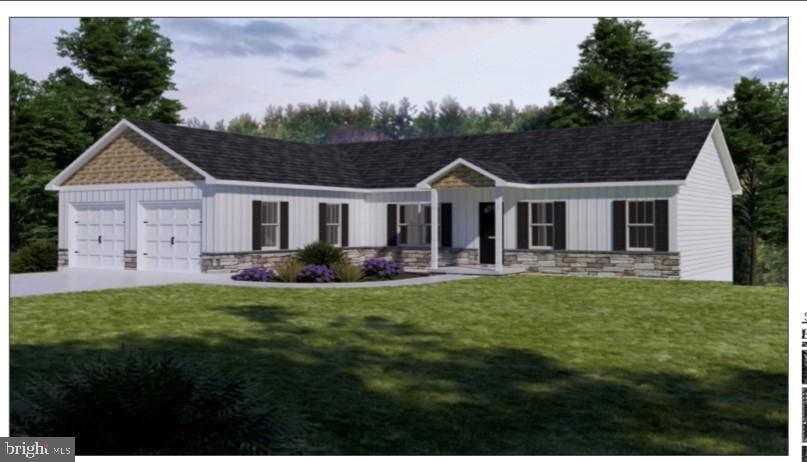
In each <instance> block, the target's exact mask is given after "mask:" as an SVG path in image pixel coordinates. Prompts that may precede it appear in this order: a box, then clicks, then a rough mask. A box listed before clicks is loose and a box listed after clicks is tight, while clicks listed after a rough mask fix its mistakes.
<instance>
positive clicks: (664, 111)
mask: <svg viewBox="0 0 807 462" xmlns="http://www.w3.org/2000/svg"><path fill="white" fill-rule="evenodd" d="M56 46H57V49H58V50H59V54H60V55H61V56H65V57H68V58H70V59H71V61H72V63H73V65H74V66H75V67H76V68H78V69H80V70H81V71H83V72H86V73H87V76H88V77H90V79H89V80H90V82H88V79H84V78H83V76H82V75H81V74H77V73H74V72H73V71H72V70H70V69H69V68H62V69H57V70H56V71H54V72H53V73H52V74H51V75H50V76H49V77H48V78H47V79H45V80H44V81H42V82H36V81H34V80H32V79H30V78H28V77H27V76H26V75H24V74H20V73H16V72H14V71H13V70H12V71H11V212H12V233H11V236H12V241H11V245H12V249H16V248H18V247H20V246H23V245H25V244H26V243H28V242H31V241H32V240H37V239H51V240H52V239H54V238H55V235H56V213H57V208H56V205H57V200H56V197H55V195H54V194H52V193H46V192H45V191H44V189H43V188H44V185H45V184H46V183H47V182H48V181H49V180H50V179H51V178H52V177H53V176H55V175H56V173H58V171H60V170H61V169H63V168H64V167H66V166H67V165H68V164H69V163H70V162H71V161H72V160H74V159H75V158H76V157H77V156H78V155H80V154H81V152H83V151H84V150H85V149H86V148H87V147H88V146H89V145H90V144H92V143H93V142H94V141H95V140H96V139H98V138H99V137H100V136H101V135H102V134H103V133H104V132H105V131H107V130H108V129H109V128H111V127H112V126H113V125H114V124H115V123H116V122H117V121H118V120H120V119H121V118H124V117H129V118H138V119H145V120H155V121H161V122H168V123H183V124H185V125H188V126H191V127H197V128H212V129H215V130H222V131H228V132H232V133H240V134H246V135H254V136H264V137H270V138H277V139H283V140H289V141H297V142H304V143H341V142H353V141H374V140H383V139H396V140H398V139H411V138H424V137H436V136H451V135H466V134H481V133H501V132H517V131H524V130H540V129H546V128H563V127H584V126H594V125H606V124H622V123H639V122H652V121H665V120H681V119H686V118H706V117H720V120H721V124H722V126H723V129H724V131H725V134H726V137H727V141H728V143H729V148H730V150H731V153H732V156H733V160H734V163H735V167H736V169H737V172H738V175H739V177H740V180H741V183H742V188H743V194H742V195H741V196H739V197H736V198H735V199H734V262H735V265H734V266H735V281H736V282H738V283H744V284H757V283H770V282H776V283H782V282H786V280H787V226H788V216H787V210H788V204H787V174H788V172H787V147H788V144H787V133H788V125H787V115H788V86H787V83H786V82H771V83H763V82H761V81H760V80H759V79H757V78H753V77H742V78H741V79H740V80H739V81H738V82H737V83H736V85H735V86H734V92H733V94H732V95H731V96H730V97H729V98H727V99H726V100H725V101H722V102H720V101H717V102H715V103H714V104H709V103H704V104H702V105H701V106H699V107H697V108H695V109H693V110H687V109H686V107H685V103H684V100H683V98H682V97H680V96H679V95H675V94H672V93H670V92H669V85H670V83H672V82H673V81H675V80H676V79H677V77H678V76H677V75H676V73H675V71H674V69H673V66H672V59H673V56H674V52H673V50H672V47H671V46H670V45H669V44H667V43H662V44H660V43H658V42H657V41H656V40H655V39H653V38H652V37H651V35H650V34H649V32H648V31H647V30H646V29H645V28H644V25H643V24H642V23H641V22H640V21H619V20H617V19H613V18H602V19H600V20H598V21H597V23H596V24H595V25H594V28H593V31H592V33H591V34H590V35H589V36H587V37H586V38H585V40H583V42H581V43H580V45H579V49H580V55H579V62H578V65H577V66H576V67H575V68H574V70H573V72H572V74H571V75H570V76H569V77H568V78H567V79H566V80H564V81H563V82H560V83H559V84H558V85H557V86H555V87H553V88H551V89H550V91H549V95H550V96H551V97H552V101H551V102H549V103H547V104H544V105H538V104H535V105H525V106H521V107H517V106H516V105H515V104H513V102H512V101H510V102H508V103H491V104H488V105H486V106H484V107H482V108H475V107H468V106H462V105H461V103H460V102H459V101H458V100H457V99H455V98H453V97H451V96H446V97H445V98H443V99H442V100H441V101H440V102H439V103H438V102H434V101H428V102H426V103H425V104H424V105H423V107H418V106H416V105H414V104H412V103H411V102H410V100H409V99H407V98H402V99H401V100H400V101H399V102H397V103H391V102H383V101H382V102H378V103H375V104H374V103H373V102H372V101H371V100H370V99H369V98H367V97H365V98H362V99H361V100H360V101H358V103H357V104H352V105H351V104H347V103H345V102H327V101H318V102H316V103H314V104H305V103H301V104H297V105H287V106H275V105H270V106H268V107H267V109H266V111H265V113H264V115H263V118H262V119H257V118H254V117H253V116H251V115H250V114H246V113H245V114H242V115H240V116H238V117H235V118H233V119H231V120H229V121H228V122H225V121H224V120H219V121H217V122H215V123H214V124H213V126H212V127H211V126H210V125H209V124H208V123H207V122H206V121H200V120H199V119H197V118H189V119H186V120H184V121H183V120H181V119H180V117H179V113H180V111H181V110H182V109H183V106H182V104H181V103H180V102H179V101H177V100H173V99H168V98H166V97H165V96H163V95H164V93H165V91H167V90H172V89H174V84H173V82H172V76H173V70H172V66H173V64H174V61H173V59H172V58H171V53H172V50H171V42H170V40H169V39H167V38H166V37H164V36H162V35H160V34H159V28H158V26H157V25H156V24H154V23H153V22H152V21H151V20H149V19H82V20H81V22H80V24H79V26H78V28H77V30H75V31H73V32H70V33H67V32H62V34H61V35H60V36H59V37H58V38H57V41H56Z"/></svg>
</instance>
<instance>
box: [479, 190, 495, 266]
mask: <svg viewBox="0 0 807 462" xmlns="http://www.w3.org/2000/svg"><path fill="white" fill-rule="evenodd" d="M495 237H496V206H495V205H494V204H493V202H480V203H479V263H496V239H495Z"/></svg>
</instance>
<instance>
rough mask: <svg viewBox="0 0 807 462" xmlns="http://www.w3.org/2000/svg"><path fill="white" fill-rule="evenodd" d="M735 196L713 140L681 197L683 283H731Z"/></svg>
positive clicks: (696, 161)
mask: <svg viewBox="0 0 807 462" xmlns="http://www.w3.org/2000/svg"><path fill="white" fill-rule="evenodd" d="M731 207H732V196H731V190H730V187H729V183H728V181H727V180H726V174H725V172H724V170H723V166H722V164H721V162H720V157H719V155H718V153H717V148H716V145H715V141H714V138H713V136H710V137H709V138H708V139H707V140H706V142H705V143H704V145H703V148H701V152H700V153H699V154H698V157H697V159H696V160H695V163H694V164H693V166H692V169H691V170H690V172H689V176H688V177H687V179H686V183H685V184H684V185H682V186H681V187H680V191H679V193H678V248H679V251H680V252H681V279H690V280H710V281H731V280H732V276H733V269H732V234H731V233H732V230H731V228H732V223H731V221H732V220H731V212H732V210H731Z"/></svg>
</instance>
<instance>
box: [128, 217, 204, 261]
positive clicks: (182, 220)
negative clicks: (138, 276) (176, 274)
mask: <svg viewBox="0 0 807 462" xmlns="http://www.w3.org/2000/svg"><path fill="white" fill-rule="evenodd" d="M141 210H142V212H141V213H143V216H146V217H152V219H151V220H146V221H149V223H142V222H141V223H140V231H139V233H141V236H142V238H141V239H142V240H141V245H142V246H143V249H144V251H145V253H147V254H148V255H147V256H146V255H141V256H142V257H143V258H146V257H148V258H149V259H148V260H145V259H144V260H143V264H142V265H141V264H140V263H138V267H139V268H141V269H150V270H157V271H184V272H188V271H192V272H198V271H200V269H201V266H200V262H201V258H200V254H201V249H202V245H201V237H202V236H201V226H200V225H199V217H201V207H200V205H196V204H193V205H189V204H188V203H173V204H172V203H160V204H141ZM142 253H143V252H141V254H142ZM138 261H139V258H138Z"/></svg>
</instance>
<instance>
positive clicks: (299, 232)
mask: <svg viewBox="0 0 807 462" xmlns="http://www.w3.org/2000/svg"><path fill="white" fill-rule="evenodd" d="M252 201H266V202H282V201H287V202H288V203H289V227H288V229H289V249H299V248H301V247H303V246H305V245H306V244H309V243H311V242H314V241H317V240H319V207H318V204H319V203H320V202H326V203H333V204H348V205H349V206H348V233H349V234H348V245H349V246H350V247H356V246H360V245H363V244H362V243H363V242H367V241H368V237H367V236H368V234H370V229H369V228H370V226H369V224H368V223H369V222H368V219H367V216H366V212H365V210H366V207H365V206H364V205H365V202H364V194H363V193H350V192H337V191H311V190H302V189H291V188H274V187H272V188H269V187H267V188H262V187H253V186H223V185H220V186H216V187H215V194H214V198H213V207H212V208H213V210H214V215H215V219H214V222H215V225H214V228H213V230H212V235H213V245H212V250H210V251H209V252H212V253H228V252H249V251H251V250H252V225H251V223H252ZM380 226H383V222H381V225H380Z"/></svg>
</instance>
